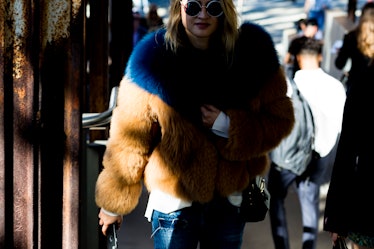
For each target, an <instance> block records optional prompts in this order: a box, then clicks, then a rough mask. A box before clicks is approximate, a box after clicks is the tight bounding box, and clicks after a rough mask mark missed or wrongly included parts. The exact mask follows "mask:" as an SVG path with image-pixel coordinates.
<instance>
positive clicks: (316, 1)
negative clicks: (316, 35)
mask: <svg viewBox="0 0 374 249" xmlns="http://www.w3.org/2000/svg"><path fill="white" fill-rule="evenodd" d="M330 1H331V0H305V2H304V12H305V13H306V15H307V18H308V19H311V18H315V19H316V20H317V23H318V27H319V29H320V30H321V31H322V32H324V29H325V11H326V10H328V9H330V8H331V2H330Z"/></svg>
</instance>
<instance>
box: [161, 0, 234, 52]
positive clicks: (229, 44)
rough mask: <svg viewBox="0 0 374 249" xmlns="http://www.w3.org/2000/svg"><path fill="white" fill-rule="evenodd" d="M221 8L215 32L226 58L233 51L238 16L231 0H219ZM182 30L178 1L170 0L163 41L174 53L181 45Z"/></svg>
mask: <svg viewBox="0 0 374 249" xmlns="http://www.w3.org/2000/svg"><path fill="white" fill-rule="evenodd" d="M219 2H220V3H221V6H222V10H223V15H222V16H220V17H218V18H219V28H218V30H217V32H218V37H220V39H221V42H222V44H223V46H224V47H225V52H226V56H227V57H229V55H230V54H231V53H232V52H233V51H234V47H235V42H236V39H237V37H238V15H237V12H236V8H235V5H234V2H233V0H219ZM182 29H183V26H182V19H181V4H180V0H170V15H169V20H168V23H167V25H166V33H165V40H166V44H167V46H168V47H169V48H170V49H171V50H172V51H173V52H176V51H177V49H178V48H179V47H180V46H181V45H182V44H183V41H182V39H181V37H182V36H181V31H182Z"/></svg>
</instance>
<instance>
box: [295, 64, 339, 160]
mask: <svg viewBox="0 0 374 249" xmlns="http://www.w3.org/2000/svg"><path fill="white" fill-rule="evenodd" d="M294 80H295V83H296V85H297V87H298V88H299V90H300V92H301V93H302V94H303V95H304V97H305V99H306V100H307V101H308V103H309V105H310V109H311V111H312V114H313V118H314V123H315V150H316V152H318V153H319V155H320V156H321V157H324V156H326V155H327V154H328V153H329V152H330V151H331V150H332V148H333V147H334V145H335V143H336V140H337V137H338V135H339V134H340V131H341V126H342V120H343V110H344V104H345V99H346V92H345V89H344V86H343V84H342V83H341V82H340V81H339V80H337V79H335V78H334V77H332V76H330V75H329V74H327V73H326V72H324V71H323V70H322V69H321V68H319V69H312V70H299V71H297V72H296V74H295V77H294Z"/></svg>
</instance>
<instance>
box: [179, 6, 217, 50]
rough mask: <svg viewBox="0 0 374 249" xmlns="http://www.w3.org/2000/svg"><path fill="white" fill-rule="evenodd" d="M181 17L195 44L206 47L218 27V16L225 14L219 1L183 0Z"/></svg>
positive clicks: (190, 38)
mask: <svg viewBox="0 0 374 249" xmlns="http://www.w3.org/2000/svg"><path fill="white" fill-rule="evenodd" d="M180 4H181V19H182V23H183V26H184V28H185V30H186V33H187V36H188V38H189V40H190V42H191V43H192V45H193V46H195V47H197V48H200V49H206V48H207V47H208V44H209V38H210V36H211V35H212V34H213V33H214V32H215V31H216V30H217V28H218V17H219V16H221V15H223V11H222V8H221V5H220V3H219V1H216V0H200V1H197V0H181V2H180Z"/></svg>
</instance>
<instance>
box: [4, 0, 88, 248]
mask: <svg viewBox="0 0 374 249" xmlns="http://www.w3.org/2000/svg"><path fill="white" fill-rule="evenodd" d="M84 8H85V3H84V0H83V1H79V0H78V1H77V0H52V1H27V0H18V1H15V0H5V1H1V2H0V52H1V53H0V57H1V58H0V70H1V71H0V89H1V93H0V103H1V107H0V119H1V120H0V131H1V134H0V219H1V220H2V221H3V222H1V223H0V248H22V249H24V248H26V249H28V248H30V249H31V248H66V249H75V248H78V245H79V243H78V238H79V231H78V225H79V165H80V159H81V158H80V156H81V150H82V149H81V103H80V99H81V92H82V91H81V89H82V87H83V84H84V82H85V80H84V79H85V69H86V68H85V59H84V52H83V51H84V28H83V27H84Z"/></svg>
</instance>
